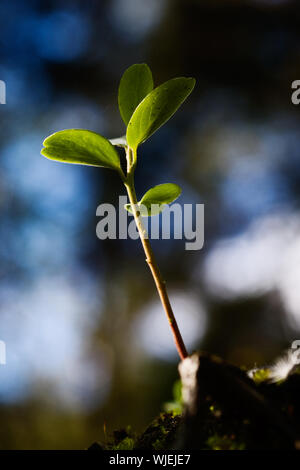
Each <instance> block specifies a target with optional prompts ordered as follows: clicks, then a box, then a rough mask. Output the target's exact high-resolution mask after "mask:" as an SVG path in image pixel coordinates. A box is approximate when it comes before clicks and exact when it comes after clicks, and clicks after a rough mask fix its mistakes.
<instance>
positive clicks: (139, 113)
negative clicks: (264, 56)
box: [41, 64, 195, 359]
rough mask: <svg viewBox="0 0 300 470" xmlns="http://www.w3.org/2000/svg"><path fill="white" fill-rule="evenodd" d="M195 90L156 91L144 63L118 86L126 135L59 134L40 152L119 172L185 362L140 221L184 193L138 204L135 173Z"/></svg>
mask: <svg viewBox="0 0 300 470" xmlns="http://www.w3.org/2000/svg"><path fill="white" fill-rule="evenodd" d="M194 86H195V80H194V79H193V78H185V77H180V78H173V79H172V80H169V81H167V82H165V83H163V84H162V85H160V86H158V87H157V88H154V89H153V79H152V73H151V70H150V69H149V67H148V66H147V65H146V64H135V65H132V66H131V67H129V68H128V69H127V70H126V71H125V73H124V75H123V76H122V78H121V82H120V86H119V95H118V102H119V110H120V114H121V117H122V119H123V121H124V123H125V126H126V127H127V128H126V135H124V136H122V137H120V138H117V139H111V140H107V139H105V138H104V137H102V136H101V135H99V134H97V133H96V132H92V131H88V130H84V129H67V130H63V131H59V132H56V133H55V134H52V135H50V136H49V137H47V138H46V139H45V140H44V143H43V145H44V148H43V149H42V151H41V153H42V155H44V156H45V157H47V158H50V159H51V160H57V161H60V162H65V163H77V164H81V165H92V166H98V167H104V168H110V169H112V170H115V171H117V173H118V174H119V176H120V178H121V180H122V181H123V183H124V185H125V188H126V190H127V194H128V197H129V204H126V206H125V208H126V209H127V210H128V211H130V212H131V213H133V215H134V219H135V222H136V226H137V229H138V231H139V235H140V239H141V242H142V245H143V248H144V251H145V255H146V261H147V263H148V265H149V268H150V270H151V273H152V276H153V279H154V282H155V284H156V288H157V291H158V293H159V296H160V299H161V303H162V305H163V308H164V310H165V312H166V315H167V318H168V321H169V324H170V327H171V330H172V333H173V336H174V340H175V344H176V347H177V350H178V353H179V356H180V358H181V359H184V358H185V357H187V355H188V354H187V351H186V348H185V345H184V342H183V339H182V337H181V333H180V331H179V328H178V325H177V322H176V319H175V316H174V313H173V310H172V307H171V304H170V300H169V297H168V293H167V289H166V283H165V281H164V280H163V278H162V275H161V273H160V270H159V268H158V265H157V262H156V260H155V257H154V254H153V250H152V247H151V244H150V241H149V238H148V235H147V233H146V230H145V228H144V226H143V222H142V219H141V217H142V216H146V217H147V216H152V215H155V214H158V213H160V212H161V211H162V210H163V208H164V207H165V205H166V204H170V203H171V202H173V201H174V200H175V199H176V198H177V197H178V196H179V195H180V193H181V189H180V187H179V186H177V185H176V184H173V183H165V184H160V185H158V186H154V187H153V188H151V189H149V190H148V191H147V192H146V193H145V194H144V196H143V197H142V199H141V200H140V201H139V202H138V200H137V196H136V192H135V186H134V172H135V168H136V165H137V150H138V147H139V146H140V145H141V144H142V143H143V142H145V141H146V140H147V139H148V138H149V137H150V136H151V135H152V134H154V132H156V131H157V130H158V129H159V128H160V127H161V126H162V125H163V124H165V122H167V121H168V119H170V117H171V116H172V115H173V114H174V113H175V112H176V111H177V109H178V108H179V106H180V105H181V104H182V103H183V102H184V100H185V99H186V98H187V97H188V96H189V94H190V93H191V91H192V90H193V88H194ZM115 146H118V147H122V148H123V149H124V151H125V155H126V162H127V168H126V171H125V170H123V169H122V166H121V162H120V158H119V154H118V152H117V151H116V149H115Z"/></svg>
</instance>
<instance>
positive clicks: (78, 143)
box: [41, 129, 120, 170]
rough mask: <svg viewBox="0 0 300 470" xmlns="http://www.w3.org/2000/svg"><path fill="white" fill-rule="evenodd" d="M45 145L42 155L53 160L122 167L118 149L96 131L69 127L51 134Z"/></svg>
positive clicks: (112, 167)
mask: <svg viewBox="0 0 300 470" xmlns="http://www.w3.org/2000/svg"><path fill="white" fill-rule="evenodd" d="M43 145H44V148H43V149H42V150H41V153H42V155H44V156H45V157H47V158H50V159H51V160H57V161H60V162H65V163H77V164H80V165H92V166H102V167H105V168H111V169H114V170H119V169H120V158H119V155H118V153H117V151H116V150H115V148H114V147H113V145H112V144H111V143H110V142H109V141H108V140H107V139H105V138H104V137H102V136H101V135H99V134H97V133H96V132H92V131H87V130H84V129H67V130H64V131H59V132H56V133H55V134H52V135H50V136H49V137H47V138H46V139H45V140H44V142H43Z"/></svg>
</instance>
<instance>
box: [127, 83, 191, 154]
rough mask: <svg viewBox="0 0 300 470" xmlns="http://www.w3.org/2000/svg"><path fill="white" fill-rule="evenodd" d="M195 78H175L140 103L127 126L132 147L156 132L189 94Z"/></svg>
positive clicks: (129, 142)
mask: <svg viewBox="0 0 300 470" xmlns="http://www.w3.org/2000/svg"><path fill="white" fill-rule="evenodd" d="M194 86H195V80H194V79H193V78H185V77H180V78H173V79H172V80H169V81H168V82H165V83H163V84H162V85H160V86H159V87H157V88H155V89H154V90H153V91H151V93H149V94H148V95H147V96H146V98H144V99H143V101H142V102H141V103H140V104H139V105H138V107H137V108H136V110H135V111H134V113H133V115H132V116H131V119H130V121H129V123H128V126H127V133H126V138H127V142H128V145H129V146H130V147H131V148H132V149H137V147H138V146H139V145H140V144H141V143H142V142H144V141H145V140H146V139H148V138H149V137H150V136H151V135H152V134H154V132H156V131H157V130H158V129H159V128H160V127H161V126H162V125H163V124H164V123H165V122H166V121H168V119H170V117H171V116H173V114H174V113H175V112H176V110H177V109H178V108H179V106H180V105H181V104H182V103H183V102H184V100H185V99H186V98H187V97H188V96H189V94H190V93H191V91H192V90H193V88H194Z"/></svg>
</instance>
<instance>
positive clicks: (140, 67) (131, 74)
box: [118, 64, 153, 126]
mask: <svg viewBox="0 0 300 470" xmlns="http://www.w3.org/2000/svg"><path fill="white" fill-rule="evenodd" d="M152 90H153V78H152V73H151V70H150V69H149V67H148V65H147V64H134V65H132V66H131V67H129V68H128V69H127V70H125V72H124V74H123V76H122V78H121V81H120V85H119V96H118V101H119V109H120V114H121V116H122V119H123V121H124V123H125V125H126V126H127V124H128V122H129V120H130V118H131V116H132V113H133V112H134V110H135V108H136V107H137V106H138V105H139V104H140V102H141V101H142V100H143V99H144V98H145V96H147V95H148V93H150V91H152Z"/></svg>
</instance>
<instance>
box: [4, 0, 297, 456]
mask: <svg viewBox="0 0 300 470" xmlns="http://www.w3.org/2000/svg"><path fill="white" fill-rule="evenodd" d="M0 54H1V59H0V79H1V80H4V81H5V82H6V87H7V88H6V100H7V103H6V104H5V105H0V119H1V127H0V217H1V223H0V240H1V242H0V277H1V279H0V281H1V282H0V340H2V341H5V342H6V348H7V364H6V365H5V366H3V365H1V366H0V423H1V425H0V448H2V449H15V448H19V449H26V448H37V449H38V448H44V449H45V448H69V449H71V448H74V449H76V448H78V449H80V448H85V447H87V446H89V445H90V444H91V443H92V442H93V441H95V440H101V439H102V440H104V439H106V438H107V435H109V434H110V433H111V432H112V431H113V430H114V429H117V428H121V427H125V426H127V425H128V424H130V425H131V426H132V428H133V429H134V430H136V431H141V430H143V429H144V428H145V426H146V425H147V424H148V423H149V422H150V421H151V419H153V418H154V417H155V416H156V415H157V414H158V413H159V412H160V410H161V409H162V404H163V403H164V402H165V401H166V400H169V399H171V398H172V384H173V383H174V381H175V380H176V379H177V363H178V358H177V353H176V349H175V347H174V345H173V341H172V337H171V333H170V332H169V327H168V324H167V321H166V319H165V317H164V312H163V310H162V307H161V306H160V304H159V301H158V296H157V293H156V291H155V288H154V285H153V282H152V278H151V276H150V273H149V272H148V268H147V267H146V265H145V259H144V254H143V252H142V249H141V246H140V243H139V242H138V241H132V240H105V241H101V240H98V239H97V237H96V224H97V222H98V221H99V219H98V218H97V217H96V208H97V206H98V205H99V204H100V203H101V202H109V203H113V204H118V196H119V195H124V189H123V187H122V185H121V183H120V181H119V179H118V176H117V174H114V173H113V172H110V171H109V170H104V169H95V168H90V167H81V166H76V165H62V164H59V163H56V162H53V161H49V160H47V159H45V158H42V157H41V156H40V149H41V146H42V141H43V140H44V138H45V137H46V136H48V135H49V134H51V133H53V132H55V131H58V130H61V129H66V128H72V127H77V128H87V129H91V130H94V131H96V132H99V133H101V134H103V135H105V136H107V137H116V136H119V135H122V134H123V133H124V126H123V123H122V121H121V118H120V117H119V114H118V109H117V88H118V83H119V79H120V76H121V75H122V73H123V72H124V70H125V69H126V68H127V67H128V66H129V65H131V64H132V63H137V62H146V63H148V64H149V65H150V67H151V69H152V71H153V75H154V80H155V84H160V83H161V82H162V81H164V80H167V79H169V78H172V77H174V76H180V75H185V76H194V77H196V79H197V86H196V88H195V91H194V92H193V94H192V95H191V97H190V98H189V99H188V100H187V102H186V103H185V104H184V106H183V107H182V108H181V109H180V111H179V112H178V113H177V114H176V115H175V116H174V117H173V118H172V120H171V121H169V122H168V124H167V125H166V126H165V127H163V128H162V129H160V130H159V131H158V132H157V133H156V134H155V136H153V137H152V138H151V139H150V140H149V142H147V143H146V144H144V145H143V146H142V147H141V148H140V165H139V166H138V169H137V174H136V178H137V192H138V196H141V195H142V194H143V192H144V191H145V190H146V189H148V188H149V187H151V186H152V185H155V184H159V183H163V182H176V183H178V184H179V185H180V186H182V188H183V193H182V196H181V197H180V199H179V200H178V202H180V203H181V204H183V203H194V204H196V203H203V204H205V245H204V248H203V249H202V250H200V251H186V250H185V241H184V240H161V241H155V242H153V245H154V250H155V252H156V254H157V257H158V259H159V260H160V266H161V270H162V272H163V274H164V276H165V278H166V279H167V281H168V288H169V293H170V297H171V301H172V304H173V307H174V311H175V314H176V316H177V318H178V322H179V325H180V327H181V329H182V333H183V337H184V339H185V341H186V344H187V347H188V349H189V351H193V350H196V349H205V350H207V351H210V352H213V353H217V354H219V355H221V356H222V357H224V358H225V359H227V360H229V361H232V362H233V363H235V364H237V365H243V366H249V367H253V366H254V365H263V364H266V363H268V362H270V361H273V360H274V359H275V358H276V357H277V356H278V355H279V354H280V353H281V352H282V351H283V350H284V349H285V348H287V347H289V345H290V344H291V341H292V340H294V339H297V338H298V339H299V337H300V288H299V286H300V219H299V214H300V207H299V206H300V107H297V106H295V105H293V104H292V102H291V93H292V91H291V83H292V81H293V80H296V79H300V5H299V2H297V1H288V0H248V1H247V0H246V1H245V0H231V1H230V0H218V1H217V0H111V1H108V0H107V1H105V0H90V1H88V2H87V1H78V0H72V1H71V0H69V1H68V0H63V1H62V0H60V1H56V0H46V1H45V0H44V1H41V0H40V1H38V0H31V1H30V0H27V1H25V0H3V1H2V2H1V16H0Z"/></svg>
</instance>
